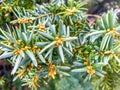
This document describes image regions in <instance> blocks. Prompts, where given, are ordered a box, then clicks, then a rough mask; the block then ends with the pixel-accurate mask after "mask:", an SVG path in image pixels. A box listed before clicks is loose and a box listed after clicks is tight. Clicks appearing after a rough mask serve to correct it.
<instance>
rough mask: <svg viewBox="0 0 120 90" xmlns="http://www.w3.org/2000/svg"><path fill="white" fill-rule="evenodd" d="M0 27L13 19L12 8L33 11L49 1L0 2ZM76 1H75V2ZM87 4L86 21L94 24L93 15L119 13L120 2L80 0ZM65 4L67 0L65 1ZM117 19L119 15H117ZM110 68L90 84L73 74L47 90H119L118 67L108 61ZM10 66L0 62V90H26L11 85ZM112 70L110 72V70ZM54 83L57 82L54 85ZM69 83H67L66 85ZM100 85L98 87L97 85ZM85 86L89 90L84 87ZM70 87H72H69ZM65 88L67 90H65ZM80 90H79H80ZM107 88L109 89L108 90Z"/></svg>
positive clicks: (118, 0)
mask: <svg viewBox="0 0 120 90" xmlns="http://www.w3.org/2000/svg"><path fill="white" fill-rule="evenodd" d="M0 1H1V2H0V27H2V28H5V26H6V23H7V24H10V21H11V20H13V19H15V16H14V15H13V13H12V9H11V8H12V7H17V6H19V7H24V8H25V9H33V8H34V7H35V3H37V4H43V3H49V2H50V0H0ZM76 1H77V0H76ZM81 1H85V2H87V3H88V5H87V6H86V7H87V8H88V12H87V13H88V14H89V16H88V21H89V22H94V19H95V18H96V17H95V15H101V14H102V13H104V12H106V11H107V10H109V9H111V8H114V9H116V10H118V11H120V0H81ZM65 2H66V4H67V0H65ZM118 17H120V14H119V13H118ZM118 20H119V19H118ZM119 21H120V20H119ZM110 65H111V66H106V67H104V70H105V71H106V72H107V73H108V74H106V75H105V77H103V78H101V79H100V80H99V82H98V79H99V77H97V76H96V77H95V78H98V79H95V80H93V81H92V82H93V83H92V84H93V85H94V87H93V88H92V84H91V83H90V82H87V83H82V82H83V80H79V79H78V78H79V77H78V76H80V75H76V74H75V73H74V74H73V75H72V76H71V77H69V78H68V77H65V78H63V79H57V80H54V81H49V82H50V83H49V86H47V87H46V88H48V89H47V90H96V88H97V90H120V86H119V85H120V78H119V77H120V65H118V63H116V61H115V62H111V61H110ZM11 68H12V67H11V66H10V65H9V64H8V63H7V62H6V61H5V60H1V61H0V90H21V89H22V90H28V88H27V87H21V86H20V85H21V82H20V81H19V80H17V81H15V82H14V83H13V81H12V79H13V77H12V76H11V75H10V71H11ZM111 68H112V69H113V70H112V71H111V70H110V69H111ZM54 82H57V83H56V84H54ZM68 82H69V83H68ZM100 83H101V84H102V85H101V86H99V84H100ZM84 84H87V85H88V86H89V88H86V87H84V86H85V85H84ZM104 85H105V86H106V89H101V88H102V86H104ZM71 86H72V87H71ZM51 87H52V88H51ZM46 88H44V86H43V87H41V89H40V90H46ZM53 88H54V89H53ZM66 88H67V89H66ZM80 88H81V89H80ZM108 88H109V89H108Z"/></svg>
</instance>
